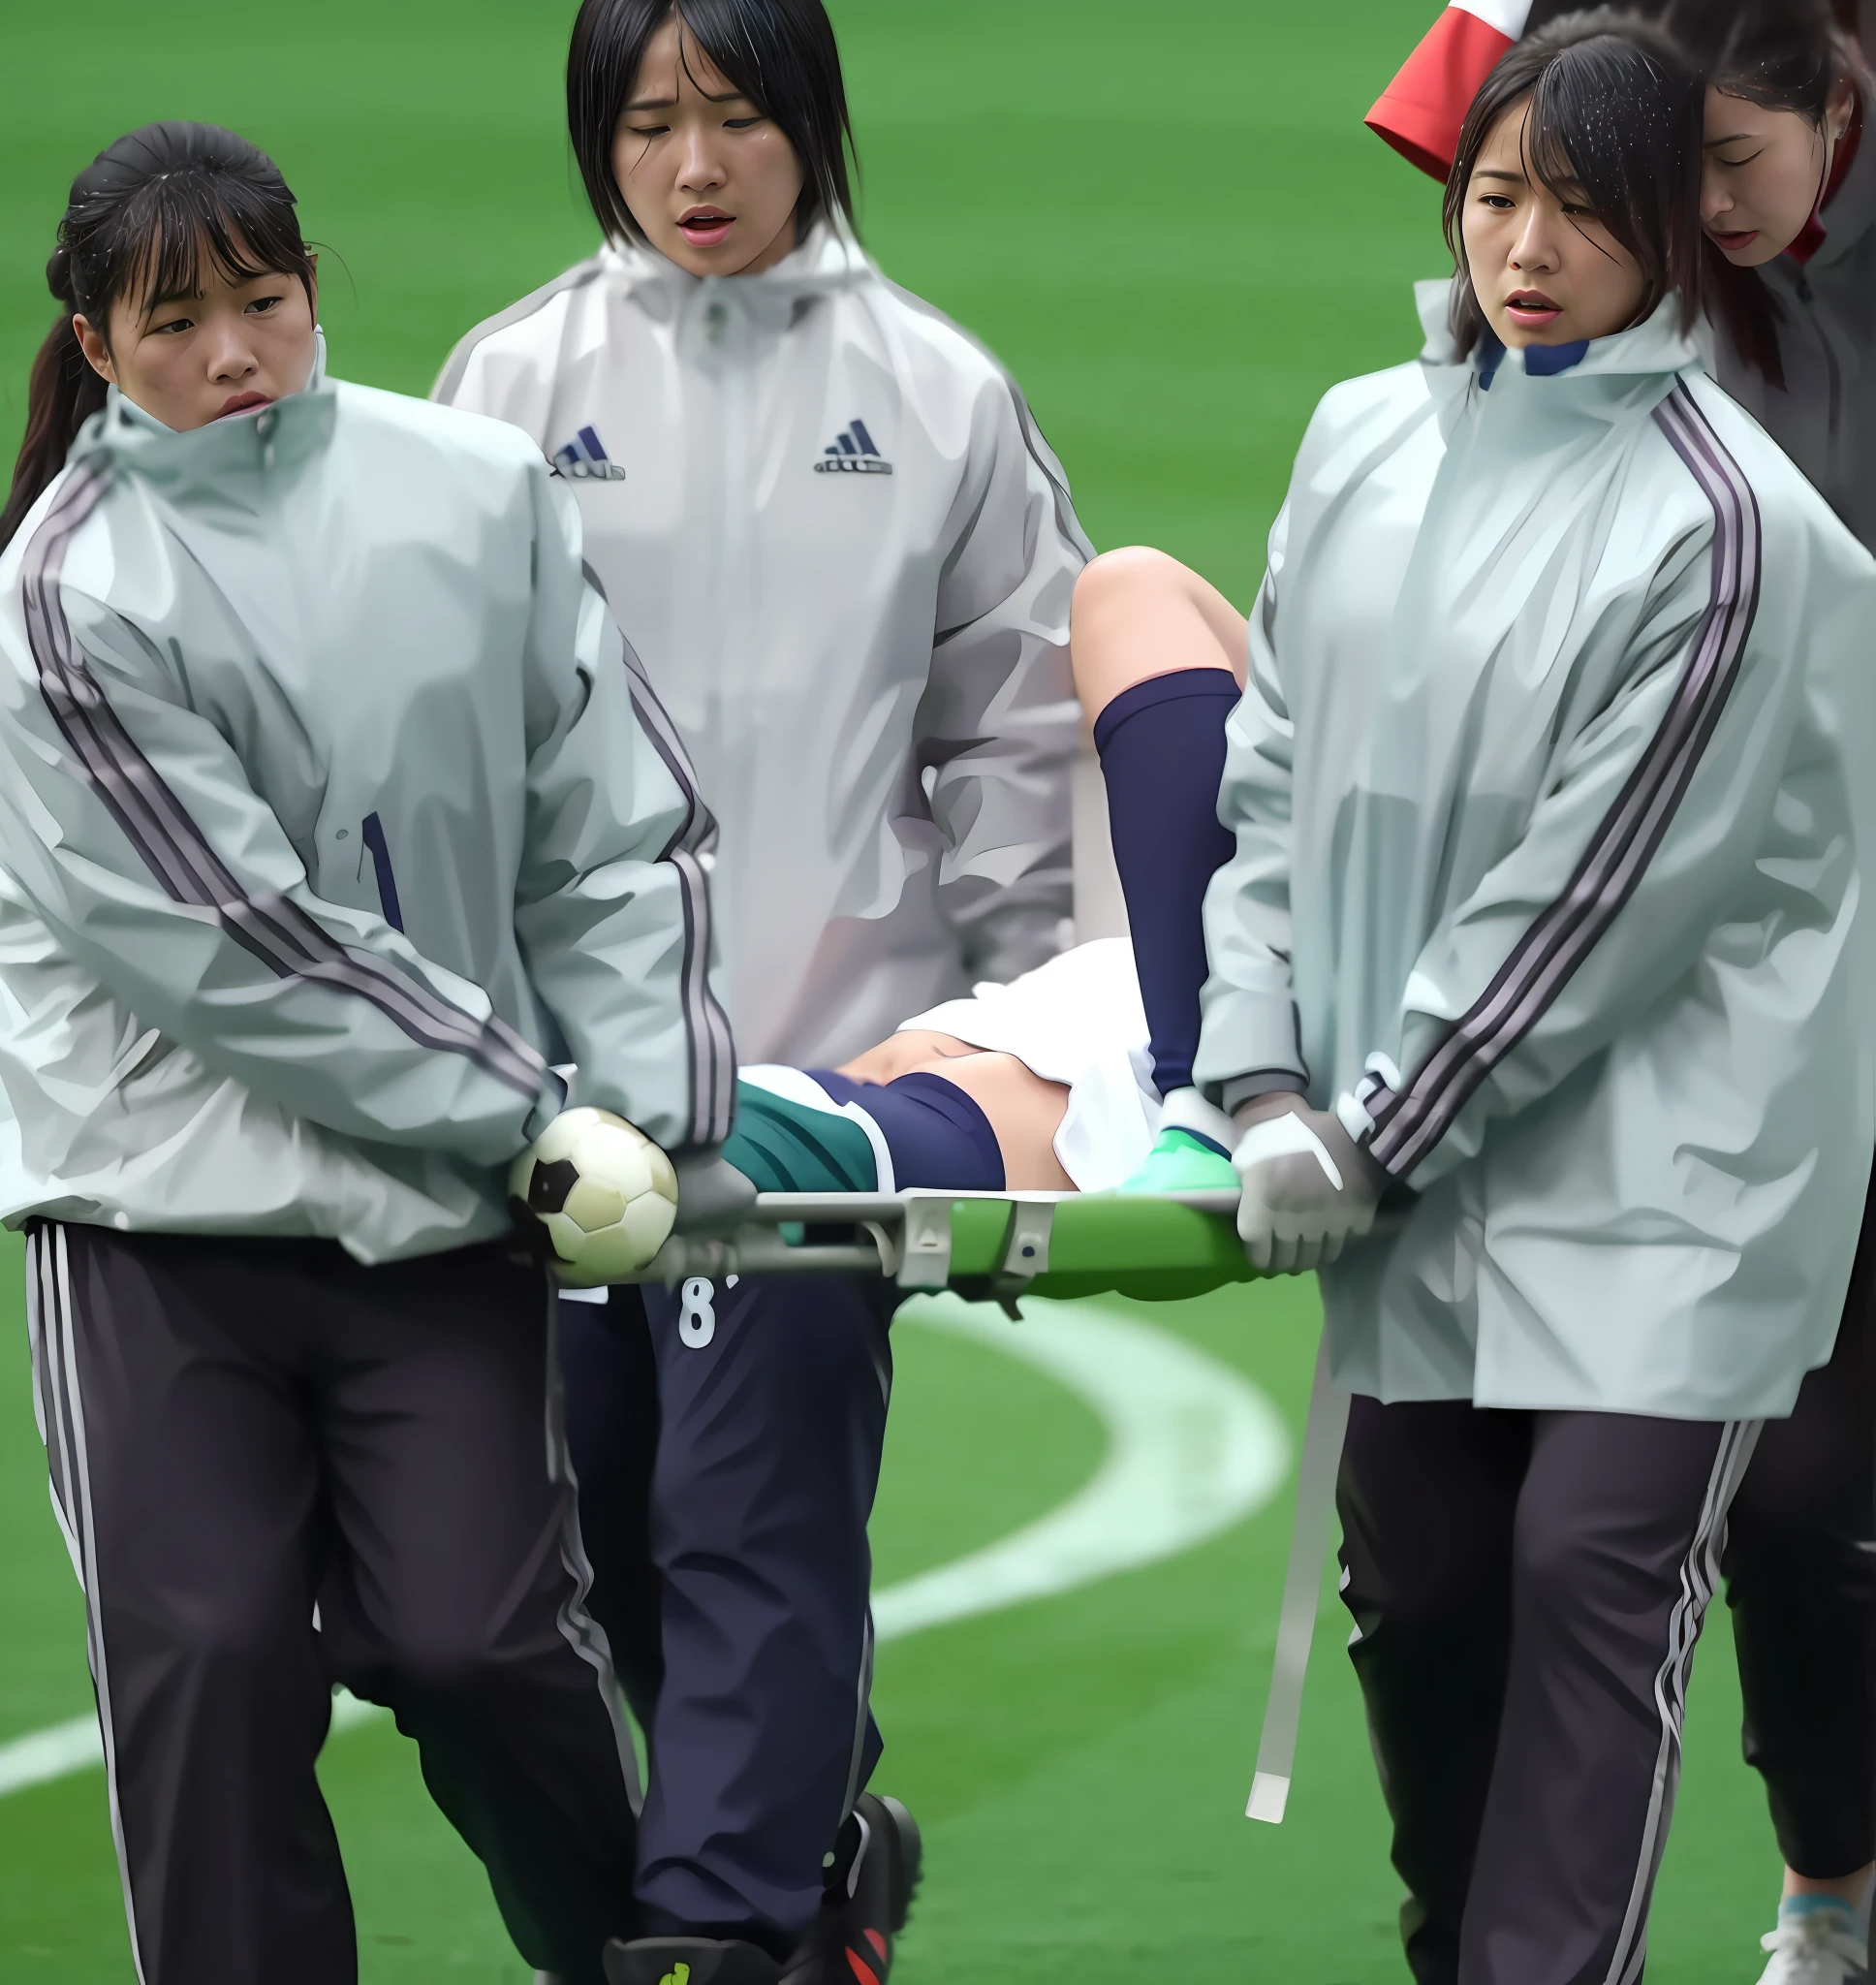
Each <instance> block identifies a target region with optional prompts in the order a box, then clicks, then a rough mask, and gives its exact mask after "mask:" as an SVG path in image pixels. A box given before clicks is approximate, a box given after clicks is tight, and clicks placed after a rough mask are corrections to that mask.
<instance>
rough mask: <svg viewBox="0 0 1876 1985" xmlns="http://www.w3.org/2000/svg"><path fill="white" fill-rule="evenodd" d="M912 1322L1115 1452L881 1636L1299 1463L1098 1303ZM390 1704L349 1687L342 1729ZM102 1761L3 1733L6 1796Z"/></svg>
mask: <svg viewBox="0 0 1876 1985" xmlns="http://www.w3.org/2000/svg"><path fill="white" fill-rule="evenodd" d="M907 1325H913V1326H916V1327H917V1328H920V1329H923V1330H938V1331H943V1332H944V1333H945V1334H946V1335H947V1336H950V1337H958V1338H964V1339H969V1340H970V1341H972V1342H974V1343H979V1344H983V1345H984V1346H985V1347H986V1348H987V1349H990V1350H993V1351H1000V1352H1002V1353H1003V1354H1004V1355H1005V1356H1007V1357H1012V1358H1019V1359H1021V1360H1022V1362H1023V1363H1024V1364H1027V1365H1033V1366H1034V1367H1035V1368H1036V1369H1037V1370H1038V1371H1043V1372H1046V1373H1047V1375H1048V1376H1049V1377H1050V1378H1052V1379H1054V1380H1055V1381H1056V1382H1057V1383H1058V1384H1060V1385H1062V1386H1065V1387H1066V1388H1067V1389H1068V1390H1069V1391H1070V1392H1073V1393H1075V1394H1077V1395H1078V1396H1079V1398H1080V1399H1082V1400H1083V1401H1084V1402H1086V1403H1087V1404H1088V1405H1089V1406H1090V1407H1092V1408H1093V1410H1094V1412H1095V1413H1096V1414H1097V1415H1098V1416H1099V1418H1100V1419H1101V1421H1102V1423H1103V1425H1104V1427H1105V1428H1106V1430H1107V1434H1108V1452H1107V1456H1106V1458H1105V1459H1104V1460H1103V1462H1102V1464H1101V1466H1100V1467H1099V1468H1098V1469H1096V1471H1095V1473H1094V1476H1093V1479H1092V1480H1090V1481H1089V1482H1088V1483H1087V1484H1086V1486H1085V1487H1083V1488H1081V1489H1079V1490H1078V1491H1077V1492H1076V1493H1075V1495H1073V1496H1071V1497H1069V1499H1068V1500H1067V1501H1066V1502H1064V1503H1062V1504H1060V1505H1059V1506H1058V1507H1056V1508H1055V1509H1052V1510H1050V1511H1049V1513H1048V1514H1047V1516H1044V1517H1039V1518H1038V1519H1037V1520H1036V1522H1034V1523H1032V1524H1026V1525H1024V1527H1023V1528H1021V1529H1019V1530H1016V1531H1013V1532H1012V1533H1011V1534H1010V1535H1009V1536H1007V1537H1003V1538H1000V1539H999V1540H998V1541H997V1542H996V1543H994V1544H990V1545H987V1546H985V1549H984V1550H982V1551H974V1552H972V1553H971V1554H970V1555H969V1556H968V1557H965V1558H959V1559H957V1560H954V1562H953V1563H950V1564H943V1565H939V1566H938V1567H937V1568H936V1569H935V1570H932V1571H925V1572H921V1573H919V1574H918V1576H917V1577H914V1578H909V1579H905V1580H903V1581H901V1582H900V1583H899V1584H898V1585H895V1586H888V1587H887V1588H886V1589H885V1590H884V1591H879V1592H875V1593H874V1594H873V1620H874V1626H875V1631H876V1634H877V1637H878V1638H879V1639H881V1640H892V1639H896V1638H897V1637H899V1636H900V1635H903V1634H908V1633H918V1632H920V1631H922V1629H923V1628H925V1627H928V1626H941V1625H943V1624H945V1623H947V1622H950V1621H954V1620H968V1619H971V1618H973V1617H974V1616H976V1615H978V1614H982V1613H994V1612H997V1611H998V1610H1000V1609H1001V1608H1003V1607H1006V1606H1016V1605H1020V1604H1021V1603H1022V1602H1023V1601H1025V1600H1028V1599H1040V1598H1046V1597H1048V1596H1049V1595H1050V1594H1052V1593H1056V1592H1066V1591H1072V1590H1073V1589H1074V1588H1075V1587H1077V1586H1084V1585H1091V1584H1093V1583H1094V1582H1095V1581H1096V1580H1097V1579H1103V1578H1110V1577H1111V1576H1112V1575H1113V1574H1114V1573H1116V1572H1120V1571H1130V1570H1134V1569H1136V1568H1138V1567H1139V1566H1141V1565H1145V1564H1151V1563H1154V1562H1155V1561H1156V1560H1160V1559H1162V1558H1171V1557H1173V1556H1174V1555H1175V1554H1177V1553H1178V1552H1181V1551H1189V1550H1191V1549H1192V1548H1193V1547H1194V1546H1195V1545H1198V1544H1202V1543H1204V1541H1205V1539H1206V1538H1208V1537H1213V1536H1216V1535H1217V1534H1218V1532H1219V1531H1221V1530H1226V1529H1229V1528H1231V1527H1232V1526H1233V1525H1234V1524H1235V1523H1239V1522H1241V1521H1242V1520H1243V1519H1244V1518H1245V1517H1247V1516H1249V1515H1251V1514H1252V1513H1253V1512H1255V1511H1256V1510H1258V1509H1261V1508H1262V1507H1263V1506H1264V1504H1266V1502H1268V1501H1269V1500H1270V1498H1271V1497H1273V1496H1274V1495H1275V1494H1276V1492H1277V1490H1278V1488H1279V1487H1280V1486H1281V1485H1282V1482H1283V1480H1284V1477H1285V1476H1286V1474H1287V1473H1288V1472H1289V1467H1290V1435H1289V1431H1288V1429H1287V1428H1286V1427H1285V1426H1284V1424H1283V1421H1282V1419H1281V1417H1280V1416H1279V1414H1278V1413H1277V1410H1276V1408H1275V1407H1274V1406H1273V1405H1272V1404H1271V1403H1270V1402H1269V1401H1268V1400H1267V1399H1266V1398H1265V1396H1264V1395H1263V1393H1261V1392H1259V1391H1258V1389H1257V1388H1256V1386H1254V1385H1252V1384H1251V1383H1250V1381H1249V1380H1248V1379H1246V1378H1244V1377H1242V1376H1241V1375H1240V1374H1239V1373H1238V1372H1236V1371H1233V1370H1232V1369H1231V1368H1230V1367H1229V1366H1227V1365H1222V1364H1220V1363H1219V1362H1218V1360H1217V1359H1215V1358H1213V1357H1210V1356H1208V1355H1207V1354H1206V1353H1205V1352H1204V1351H1201V1350H1199V1349H1197V1348H1196V1347H1195V1346H1193V1345H1191V1344H1188V1343H1186V1342H1185V1341H1184V1340H1183V1339H1179V1338H1176V1337H1174V1336H1173V1334H1172V1333H1171V1332H1169V1331H1164V1330H1160V1329H1158V1328H1156V1327H1155V1326H1154V1325H1152V1324H1148V1323H1141V1321H1139V1319H1138V1318H1136V1317H1134V1316H1133V1315H1131V1314H1129V1313H1126V1312H1123V1311H1121V1310H1119V1309H1117V1308H1115V1309H1110V1308H1104V1307H1103V1306H1102V1305H1101V1303H1100V1302H1099V1301H1098V1300H1088V1301H1083V1302H1079V1303H1075V1304H1062V1303H1043V1302H1033V1301H1032V1302H1031V1303H1029V1304H1028V1305H1027V1306H1026V1307H1025V1310H1024V1316H1023V1321H1022V1322H1021V1323H1019V1324H1012V1323H1011V1322H1010V1321H1009V1319H1008V1318H1007V1317H1005V1316H1004V1314H1003V1312H1002V1311H1001V1310H1000V1309H997V1308H993V1307H991V1306H990V1305H987V1304H969V1303H963V1302H960V1301H959V1300H958V1299H957V1298H956V1297H954V1296H937V1297H929V1298H925V1299H922V1300H921V1301H919V1302H916V1303H914V1304H911V1305H909V1306H908V1307H907V1308H906V1309H905V1310H904V1311H903V1312H901V1314H900V1316H899V1318H898V1320H897V1322H896V1323H895V1324H894V1326H893V1327H894V1328H895V1329H903V1328H904V1327H906V1326H907ZM384 1714H385V1712H384V1711H383V1710H381V1709H379V1708H378V1707H377V1706H376V1705H375V1704H372V1703H366V1702H360V1701H359V1700H358V1698H357V1697H356V1696H353V1695H350V1694H348V1693H347V1692H346V1691H345V1690H344V1689H339V1690H337V1691H336V1693H335V1694H334V1696H333V1698H332V1734H333V1735H334V1736H337V1735H339V1734H340V1733H341V1732H343V1731H346V1730H352V1729H356V1728H357V1727H358V1726H359V1725H360V1723H366V1722H371V1721H373V1720H375V1719H376V1718H377V1717H381V1716H383V1715H384ZM103 1762H104V1747H103V1744H102V1742H101V1740H100V1738H99V1735H98V1721H97V1718H96V1717H95V1716H88V1717H73V1718H72V1719H71V1720H70V1721H69V1722H64V1723H54V1724H52V1725H51V1726H50V1728H48V1729H45V1730H34V1731H32V1732H31V1733H30V1734H29V1735H27V1736H24V1737H17V1738H15V1739H14V1741H13V1742H12V1743H10V1744H0V1798H5V1797H6V1796H7V1795H8V1794H9V1793H11V1792H23V1791H25V1790H26V1789H27V1787H28V1786H31V1785H43V1784H45V1783H47V1781H48V1780H52V1779H62V1778H66V1777H68V1776H69V1775H70V1774H72V1773H74V1772H80V1771H84V1770H86V1769H87V1768H89V1767H91V1766H94V1765H100V1764H102V1763H103Z"/></svg>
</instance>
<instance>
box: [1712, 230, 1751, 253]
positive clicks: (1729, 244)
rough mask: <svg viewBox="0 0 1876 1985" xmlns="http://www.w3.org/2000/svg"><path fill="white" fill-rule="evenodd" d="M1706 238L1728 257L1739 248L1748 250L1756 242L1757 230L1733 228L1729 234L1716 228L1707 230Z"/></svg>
mask: <svg viewBox="0 0 1876 1985" xmlns="http://www.w3.org/2000/svg"><path fill="white" fill-rule="evenodd" d="M1707 236H1708V238H1709V239H1711V241H1712V242H1713V243H1714V245H1715V246H1716V247H1718V248H1722V249H1724V250H1725V251H1726V252H1727V253H1728V254H1729V255H1736V254H1737V253H1738V252H1739V250H1740V249H1741V248H1750V247H1751V246H1752V244H1753V243H1754V242H1755V241H1756V240H1758V238H1759V230H1758V229H1757V228H1735V229H1733V230H1732V231H1731V232H1728V233H1722V232H1721V231H1720V230H1719V229H1718V228H1709V229H1708V230H1707Z"/></svg>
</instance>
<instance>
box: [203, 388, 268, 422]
mask: <svg viewBox="0 0 1876 1985" xmlns="http://www.w3.org/2000/svg"><path fill="white" fill-rule="evenodd" d="M272 404H273V402H272V401H271V400H270V399H269V398H268V397H267V396H266V394H265V393H237V394H235V395H234V398H233V399H231V400H226V401H224V402H223V405H222V410H221V412H220V413H218V414H217V415H216V416H215V418H216V420H218V421H225V420H227V418H228V417H229V415H230V414H244V413H246V412H247V411H248V409H249V408H250V407H270V406H271V405H272Z"/></svg>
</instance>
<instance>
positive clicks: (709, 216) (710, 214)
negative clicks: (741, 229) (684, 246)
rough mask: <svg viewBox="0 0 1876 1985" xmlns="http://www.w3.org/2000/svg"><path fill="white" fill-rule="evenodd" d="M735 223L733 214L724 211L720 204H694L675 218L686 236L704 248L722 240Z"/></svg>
mask: <svg viewBox="0 0 1876 1985" xmlns="http://www.w3.org/2000/svg"><path fill="white" fill-rule="evenodd" d="M735 224H736V217H735V214H733V213H725V212H724V211H723V209H722V208H721V207H720V206H694V207H692V208H691V210H690V212H689V213H686V214H680V215H679V216H678V218H677V225H678V227H679V228H681V229H682V230H683V232H684V235H685V236H686V238H687V239H689V240H692V241H695V242H696V243H697V244H698V245H699V246H700V247H704V248H707V247H710V246H712V245H713V244H714V243H716V242H718V241H720V240H722V239H723V237H724V236H725V235H727V234H728V233H729V232H730V230H731V229H732V228H733V227H735Z"/></svg>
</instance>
